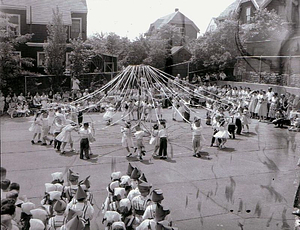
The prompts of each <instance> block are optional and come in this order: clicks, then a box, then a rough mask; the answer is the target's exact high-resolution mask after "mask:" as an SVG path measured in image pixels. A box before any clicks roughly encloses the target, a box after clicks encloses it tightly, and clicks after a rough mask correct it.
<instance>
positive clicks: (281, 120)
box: [272, 109, 291, 128]
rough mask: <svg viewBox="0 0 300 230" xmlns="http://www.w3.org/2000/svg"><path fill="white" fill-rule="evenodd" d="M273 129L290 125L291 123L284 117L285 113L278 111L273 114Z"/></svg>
mask: <svg viewBox="0 0 300 230" xmlns="http://www.w3.org/2000/svg"><path fill="white" fill-rule="evenodd" d="M272 123H273V124H274V125H275V128H283V125H290V124H291V121H290V120H289V119H287V118H286V117H285V113H284V112H283V111H282V110H281V109H278V110H277V112H276V113H275V120H274V121H273V122H272Z"/></svg>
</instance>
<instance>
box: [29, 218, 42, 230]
mask: <svg viewBox="0 0 300 230" xmlns="http://www.w3.org/2000/svg"><path fill="white" fill-rule="evenodd" d="M29 223H30V228H29V230H44V229H45V225H44V223H43V221H41V220H39V219H30V221H29Z"/></svg>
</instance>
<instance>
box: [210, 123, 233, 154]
mask: <svg viewBox="0 0 300 230" xmlns="http://www.w3.org/2000/svg"><path fill="white" fill-rule="evenodd" d="M225 126H226V121H225V119H224V118H221V119H220V120H219V122H218V128H219V131H218V132H217V133H216V134H215V135H214V137H215V138H219V139H221V143H220V145H219V148H220V149H223V148H225V143H226V142H227V139H228V138H229V137H230V133H229V132H228V131H227V129H225Z"/></svg>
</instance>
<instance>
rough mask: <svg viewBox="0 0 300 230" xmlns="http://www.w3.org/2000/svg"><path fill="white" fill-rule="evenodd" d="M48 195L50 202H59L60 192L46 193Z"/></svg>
mask: <svg viewBox="0 0 300 230" xmlns="http://www.w3.org/2000/svg"><path fill="white" fill-rule="evenodd" d="M48 194H49V195H50V200H60V199H61V192H60V191H51V192H48Z"/></svg>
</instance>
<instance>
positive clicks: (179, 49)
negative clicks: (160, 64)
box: [146, 8, 200, 78]
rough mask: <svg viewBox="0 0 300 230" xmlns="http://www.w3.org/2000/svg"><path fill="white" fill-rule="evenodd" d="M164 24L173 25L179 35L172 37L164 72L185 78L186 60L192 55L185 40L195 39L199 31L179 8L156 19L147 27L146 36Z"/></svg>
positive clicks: (187, 68)
mask: <svg viewBox="0 0 300 230" xmlns="http://www.w3.org/2000/svg"><path fill="white" fill-rule="evenodd" d="M165 25H170V26H175V27H176V28H177V29H178V31H179V33H178V34H179V36H174V38H173V39H172V48H171V57H170V58H168V60H167V61H166V65H167V66H166V70H165V71H166V72H168V73H169V74H171V75H173V76H176V75H177V74H180V76H181V77H182V78H183V77H184V78H185V77H186V76H188V75H189V64H188V61H189V60H190V58H191V57H192V54H191V52H190V51H189V50H188V49H187V47H186V46H185V45H186V42H187V41H191V40H194V39H197V35H198V33H199V32H200V30H199V28H198V27H197V26H196V24H195V23H194V22H193V21H192V20H190V19H189V18H188V17H186V16H185V15H184V14H183V13H181V12H180V11H179V9H177V8H176V9H175V12H173V13H172V14H169V15H166V16H164V17H161V18H159V19H157V20H156V21H155V22H154V23H152V24H151V25H150V27H149V30H148V32H147V33H146V36H150V35H151V34H152V33H153V32H154V31H155V30H158V29H161V28H162V27H163V26H165Z"/></svg>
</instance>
